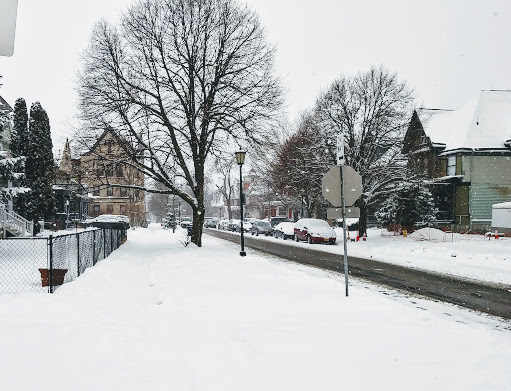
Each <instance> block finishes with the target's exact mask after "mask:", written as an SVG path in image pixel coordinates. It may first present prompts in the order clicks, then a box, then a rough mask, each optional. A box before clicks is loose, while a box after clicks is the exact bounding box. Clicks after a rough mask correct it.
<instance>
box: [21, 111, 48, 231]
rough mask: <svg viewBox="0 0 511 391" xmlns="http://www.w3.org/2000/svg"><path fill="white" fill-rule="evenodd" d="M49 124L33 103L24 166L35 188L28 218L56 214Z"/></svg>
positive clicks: (45, 218)
mask: <svg viewBox="0 0 511 391" xmlns="http://www.w3.org/2000/svg"><path fill="white" fill-rule="evenodd" d="M52 149H53V144H52V141H51V134H50V121H49V119H48V115H47V114H46V111H45V110H44V109H43V108H42V106H41V104H40V103H39V102H35V103H34V104H32V107H31V108H30V119H29V143H28V150H27V158H26V165H25V173H26V180H27V185H28V187H30V188H31V189H32V191H31V192H30V193H29V195H28V197H27V204H26V207H27V216H28V218H29V219H31V220H34V221H36V222H37V221H38V220H40V219H44V220H51V219H53V217H54V212H55V197H54V195H53V190H52V185H53V182H54V177H55V164H54V160H53V151H52Z"/></svg>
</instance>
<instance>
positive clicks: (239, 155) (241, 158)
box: [234, 151, 247, 166]
mask: <svg viewBox="0 0 511 391" xmlns="http://www.w3.org/2000/svg"><path fill="white" fill-rule="evenodd" d="M246 153H247V152H246V151H237V152H234V154H235V155H236V162H237V163H238V164H239V165H240V166H241V165H243V164H244V163H245V154H246Z"/></svg>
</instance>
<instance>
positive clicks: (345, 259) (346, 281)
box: [337, 143, 348, 297]
mask: <svg viewBox="0 0 511 391" xmlns="http://www.w3.org/2000/svg"><path fill="white" fill-rule="evenodd" d="M342 147H343V149H344V143H343V146H342ZM338 148H339V147H338ZM337 164H338V165H339V160H337ZM340 166H341V184H342V189H341V194H342V195H341V198H342V202H341V203H342V235H343V239H344V240H343V242H344V283H345V285H346V297H348V242H347V241H346V202H345V199H344V189H345V186H344V153H343V159H342V164H341V165H340Z"/></svg>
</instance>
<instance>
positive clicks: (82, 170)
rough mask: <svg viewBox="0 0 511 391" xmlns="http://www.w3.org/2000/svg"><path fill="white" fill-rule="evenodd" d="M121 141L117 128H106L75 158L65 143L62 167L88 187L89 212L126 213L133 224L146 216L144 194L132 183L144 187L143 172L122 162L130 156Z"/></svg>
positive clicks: (62, 170)
mask: <svg viewBox="0 0 511 391" xmlns="http://www.w3.org/2000/svg"><path fill="white" fill-rule="evenodd" d="M122 145H123V143H122V140H120V139H119V138H118V136H117V135H116V134H115V132H113V131H112V130H108V129H107V130H105V131H104V132H103V134H102V135H101V136H100V137H99V138H98V140H97V141H96V143H95V144H94V145H93V146H92V148H91V149H90V150H89V151H88V152H87V153H85V154H83V155H81V156H80V157H79V158H76V159H74V158H72V156H71V150H70V147H69V143H66V147H65V149H64V152H63V155H62V160H61V162H60V165H59V170H60V172H61V173H63V174H67V175H70V176H71V177H73V178H75V180H76V182H77V183H80V184H83V185H85V186H86V187H87V189H88V214H89V215H90V216H92V217H96V216H99V215H102V214H116V215H126V216H128V217H129V218H130V222H131V225H132V226H139V225H141V224H143V222H144V221H145V220H146V207H145V194H144V191H143V190H141V189H137V188H130V186H136V187H140V188H143V187H144V176H143V174H141V173H140V172H139V171H137V170H135V169H134V168H132V167H129V166H126V165H125V164H122V163H121V161H123V160H124V161H126V160H127V157H128V156H127V153H126V152H125V150H124V149H123V147H122Z"/></svg>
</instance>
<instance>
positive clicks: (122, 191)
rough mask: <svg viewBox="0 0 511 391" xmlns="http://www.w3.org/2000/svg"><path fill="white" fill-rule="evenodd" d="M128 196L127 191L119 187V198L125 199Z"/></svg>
mask: <svg viewBox="0 0 511 391" xmlns="http://www.w3.org/2000/svg"><path fill="white" fill-rule="evenodd" d="M127 196H128V189H126V188H125V187H121V197H127Z"/></svg>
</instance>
